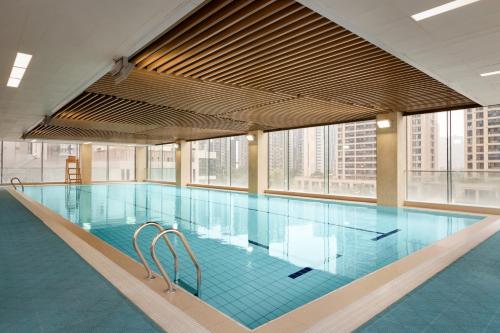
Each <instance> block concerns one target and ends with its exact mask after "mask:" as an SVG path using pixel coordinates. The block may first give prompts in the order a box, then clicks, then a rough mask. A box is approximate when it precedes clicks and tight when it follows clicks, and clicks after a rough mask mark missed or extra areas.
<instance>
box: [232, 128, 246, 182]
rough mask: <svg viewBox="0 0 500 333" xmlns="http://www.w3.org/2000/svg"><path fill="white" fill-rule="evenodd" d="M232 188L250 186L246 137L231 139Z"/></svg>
mask: <svg viewBox="0 0 500 333" xmlns="http://www.w3.org/2000/svg"><path fill="white" fill-rule="evenodd" d="M230 160H231V186H236V187H247V186H248V141H247V138H246V136H244V135H242V136H234V137H232V138H231V157H230Z"/></svg>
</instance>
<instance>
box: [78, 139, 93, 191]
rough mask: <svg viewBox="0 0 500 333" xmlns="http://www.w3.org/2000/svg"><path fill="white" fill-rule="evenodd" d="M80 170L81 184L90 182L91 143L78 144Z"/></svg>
mask: <svg viewBox="0 0 500 333" xmlns="http://www.w3.org/2000/svg"><path fill="white" fill-rule="evenodd" d="M80 172H81V177H82V184H90V183H91V182H92V145H91V144H82V145H80Z"/></svg>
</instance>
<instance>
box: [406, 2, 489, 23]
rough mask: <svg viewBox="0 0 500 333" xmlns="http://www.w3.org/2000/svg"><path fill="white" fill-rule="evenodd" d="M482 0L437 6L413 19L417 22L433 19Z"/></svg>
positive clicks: (414, 16) (413, 16)
mask: <svg viewBox="0 0 500 333" xmlns="http://www.w3.org/2000/svg"><path fill="white" fill-rule="evenodd" d="M478 1H480V0H455V1H451V2H448V3H445V4H444V5H441V6H437V7H434V8H431V9H429V10H425V11H423V12H421V13H418V14H415V15H412V16H411V18H412V19H414V20H415V21H417V22H418V21H422V20H425V19H426V18H429V17H433V16H436V15H439V14H443V13H446V12H449V11H450V10H454V9H457V8H460V7H463V6H467V5H470V4H472V3H474V2H478Z"/></svg>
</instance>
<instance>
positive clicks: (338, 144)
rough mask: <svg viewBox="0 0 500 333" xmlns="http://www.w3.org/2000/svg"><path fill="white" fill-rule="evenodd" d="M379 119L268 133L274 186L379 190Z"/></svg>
mask: <svg viewBox="0 0 500 333" xmlns="http://www.w3.org/2000/svg"><path fill="white" fill-rule="evenodd" d="M375 126H376V125H375V121H374V120H373V121H363V122H356V123H346V124H337V125H329V126H317V127H308V128H301V129H293V130H284V131H277V132H271V133H269V134H268V135H269V164H268V165H269V188H270V189H273V190H282V191H292V192H306V193H322V194H333V195H345V196H359V197H372V198H374V197H375V196H376V178H375V177H376V171H377V166H376V158H377V155H376V128H375Z"/></svg>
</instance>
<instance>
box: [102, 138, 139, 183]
mask: <svg viewBox="0 0 500 333" xmlns="http://www.w3.org/2000/svg"><path fill="white" fill-rule="evenodd" d="M108 156H109V164H108V167H109V170H108V175H109V178H108V179H109V180H110V181H120V180H135V147H129V146H108Z"/></svg>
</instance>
